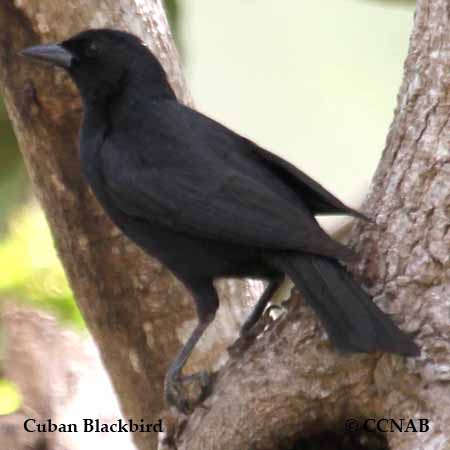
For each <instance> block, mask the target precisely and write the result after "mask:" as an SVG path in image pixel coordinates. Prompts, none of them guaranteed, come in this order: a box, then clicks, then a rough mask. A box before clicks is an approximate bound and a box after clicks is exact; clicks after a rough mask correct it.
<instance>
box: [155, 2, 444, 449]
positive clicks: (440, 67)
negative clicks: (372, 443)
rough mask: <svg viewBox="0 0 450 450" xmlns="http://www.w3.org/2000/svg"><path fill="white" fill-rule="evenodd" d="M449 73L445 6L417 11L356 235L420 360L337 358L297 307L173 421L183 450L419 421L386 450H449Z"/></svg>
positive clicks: (376, 290) (382, 300) (368, 275)
mask: <svg viewBox="0 0 450 450" xmlns="http://www.w3.org/2000/svg"><path fill="white" fill-rule="evenodd" d="M374 32H375V31H374ZM380 70H382V68H380ZM449 73H450V1H449V0H418V2H417V10H416V15H415V21H414V28H413V32H412V36H411V41H410V49H409V54H408V57H407V59H406V63H405V72H404V80H403V83H402V86H401V89H400V93H399V96H398V105H397V109H396V111H395V117H394V121H393V123H392V125H391V128H390V131H389V134H388V137H387V141H386V147H385V150H384V152H383V156H382V160H381V162H380V164H379V167H378V169H377V172H376V174H375V177H374V180H373V183H372V186H371V190H370V194H369V196H368V198H367V200H366V202H365V210H366V211H368V212H369V214H370V216H371V217H372V218H373V219H374V220H375V221H376V224H363V223H359V224H357V226H355V227H354V229H353V231H352V233H351V236H352V238H351V242H352V245H353V247H354V248H356V250H357V251H358V252H359V254H360V255H361V258H360V262H359V264H358V265H357V266H356V267H354V268H353V269H354V272H355V273H357V274H359V275H360V276H361V278H362V279H363V280H365V282H366V283H367V285H368V287H369V289H370V291H371V293H372V294H373V295H374V296H376V301H377V303H378V304H379V305H380V306H381V307H382V308H383V309H384V310H385V311H387V312H389V313H391V314H392V315H393V317H394V319H395V320H396V322H397V323H398V324H399V325H400V326H401V327H402V328H403V329H404V330H406V331H407V332H410V333H413V334H415V335H416V342H417V343H418V344H419V345H420V347H421V349H422V352H421V356H420V357H418V358H415V359H412V358H410V359H406V358H403V357H400V356H395V355H389V354H373V355H342V354H339V353H337V352H336V351H335V350H334V349H332V348H331V347H330V345H329V343H328V340H327V339H326V337H324V336H323V333H322V331H321V330H322V327H321V326H319V325H318V322H317V320H316V318H315V316H313V314H312V313H311V311H310V310H309V308H308V307H306V306H301V307H293V308H292V309H293V311H291V313H290V314H288V315H287V316H286V317H285V318H281V319H279V320H277V321H276V322H275V323H274V324H273V326H272V327H270V328H269V330H267V331H266V332H265V333H264V334H263V335H262V337H261V338H260V339H259V340H257V341H256V342H255V343H254V345H253V346H252V347H251V348H249V349H248V350H247V351H246V352H244V354H240V353H239V354H238V355H237V356H235V357H234V358H232V359H231V360H230V361H229V362H228V364H227V365H226V367H225V368H223V369H222V370H221V371H220V373H219V374H218V378H217V382H216V384H215V386H214V390H213V393H212V395H211V396H210V397H209V398H208V399H207V401H206V402H205V408H198V409H197V410H196V411H195V412H194V413H193V414H192V415H191V416H190V417H189V419H188V421H187V422H183V423H182V426H181V427H180V426H179V424H177V423H176V422H174V424H173V429H171V430H169V432H172V433H174V434H175V435H176V436H177V437H176V439H175V441H176V448H177V449H178V450H188V449H206V448H207V449H208V450H225V449H226V450H242V449H246V450H247V449H251V450H269V449H271V450H273V449H287V448H291V447H290V445H292V446H293V445H294V442H296V440H297V439H298V438H299V436H308V435H314V434H316V433H320V432H324V431H326V430H334V431H336V432H337V433H339V432H343V431H345V430H346V429H347V428H351V427H352V426H353V427H357V425H355V424H356V422H349V420H350V419H352V418H354V419H358V420H360V422H359V424H362V420H364V419H367V418H369V419H371V418H374V419H381V418H393V419H396V420H399V419H400V418H406V419H409V418H411V419H412V418H414V419H415V426H416V427H417V428H419V425H420V423H419V422H418V419H419V418H425V419H428V421H429V422H428V425H429V430H428V431H426V432H425V431H422V432H416V433H415V432H407V433H400V432H394V433H386V434H385V437H386V438H387V440H388V445H389V447H388V448H389V449H391V450H417V449H425V448H426V449H434V450H437V449H439V450H446V449H448V448H449V447H448V445H449V442H450V427H449V424H450V393H449V381H450V364H449V361H450V327H449V321H450V301H449V298H450V270H449V268H450V256H449V253H450V251H449V250H450V164H449V163H450V125H449V119H450V96H449V92H450V77H449ZM293 300H295V299H293ZM370 423H371V424H372V423H373V422H370ZM384 425H385V424H383V426H384ZM180 430H181V431H180ZM410 431H411V429H410ZM372 434H373V433H372ZM167 442H170V440H167ZM160 448H172V447H170V444H165V445H161V447H160ZM173 448H175V447H173ZM301 448H303V447H301ZM308 448H309V447H308ZM314 448H319V447H314ZM333 448H334V447H333ZM340 448H341V447H340ZM345 448H347V447H345ZM357 448H362V447H357ZM364 448H366V447H364ZM377 448H379V447H377Z"/></svg>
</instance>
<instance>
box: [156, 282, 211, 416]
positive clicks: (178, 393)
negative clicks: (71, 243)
mask: <svg viewBox="0 0 450 450" xmlns="http://www.w3.org/2000/svg"><path fill="white" fill-rule="evenodd" d="M198 291H199V290H197V291H196V296H195V299H196V306H197V314H198V319H199V322H198V324H197V326H196V327H195V329H194V331H193V332H192V334H191V336H190V337H189V339H188V341H187V342H186V344H185V345H184V347H183V348H182V349H181V351H180V352H179V353H178V355H177V356H176V357H175V359H174V360H173V362H172V364H171V365H170V367H169V370H168V371H167V374H166V379H165V383H164V394H165V397H166V401H167V402H168V403H169V404H171V405H174V406H175V407H176V408H177V409H178V410H180V411H181V412H184V413H187V412H189V411H190V410H192V408H193V407H194V406H195V405H196V404H198V403H200V402H201V401H202V400H204V398H205V395H206V394H207V388H208V386H209V384H210V377H209V375H208V373H207V372H200V373H196V374H192V375H187V376H183V375H182V370H183V367H184V365H185V364H186V361H187V360H188V358H189V356H190V355H191V353H192V351H193V350H194V348H195V346H196V345H197V342H198V341H199V340H200V338H201V337H202V335H203V333H204V332H205V330H206V328H208V326H209V324H210V323H211V322H212V321H213V320H214V317H215V314H216V311H217V308H218V306H219V301H218V298H217V293H216V292H215V290H214V288H213V287H212V286H211V287H208V289H206V286H204V287H203V289H202V291H203V292H202V293H201V294H200V293H199V292H198ZM199 294H200V295H199ZM194 382H197V384H199V385H200V391H201V392H200V393H199V394H198V395H196V397H197V398H195V399H194V400H190V399H187V398H185V397H184V395H183V393H182V388H183V387H184V385H188V384H192V383H194Z"/></svg>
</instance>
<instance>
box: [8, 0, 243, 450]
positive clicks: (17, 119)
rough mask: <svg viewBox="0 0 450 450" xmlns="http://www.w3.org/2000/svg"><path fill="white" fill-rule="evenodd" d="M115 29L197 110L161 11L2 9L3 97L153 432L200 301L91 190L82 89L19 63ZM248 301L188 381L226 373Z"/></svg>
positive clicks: (138, 413)
mask: <svg viewBox="0 0 450 450" xmlns="http://www.w3.org/2000/svg"><path fill="white" fill-rule="evenodd" d="M108 26H109V27H114V28H119V29H124V30H128V31H131V32H132V33H134V34H136V35H139V36H140V37H142V38H143V39H144V40H145V41H146V43H147V44H148V45H149V46H150V48H152V50H153V51H154V52H155V54H156V55H157V56H158V57H159V59H160V60H161V62H162V64H163V66H164V67H165V70H166V71H167V73H168V75H169V79H170V81H171V83H172V86H173V87H174V89H175V91H176V92H177V95H178V97H179V98H180V99H181V100H182V101H185V102H189V101H190V97H189V93H188V91H187V89H186V85H185V81H184V78H183V76H182V74H181V70H180V65H179V58H178V54H177V52H176V49H175V47H174V45H173V41H172V37H171V33H170V29H169V27H168V24H167V20H166V17H165V13H164V9H163V7H162V4H161V0H140V1H135V0H72V1H70V2H64V3H61V1H60V0H20V1H19V0H2V1H1V2H0V29H1V30H2V32H1V36H0V87H1V89H2V95H3V96H4V99H5V103H6V106H7V109H8V113H9V116H10V118H11V119H12V122H13V126H14V129H15V133H16V136H17V138H18V141H19V145H20V148H21V151H22V153H23V156H24V159H25V163H26V166H27V169H28V172H29V174H30V176H31V179H32V182H33V186H34V190H35V193H36V195H37V197H38V199H39V201H40V203H41V205H42V206H43V208H44V211H45V213H46V216H47V220H48V222H49V224H50V227H51V230H52V233H53V236H54V239H55V245H56V248H57V250H58V252H59V255H60V257H61V260H62V262H63V265H64V267H65V270H66V273H67V275H68V278H69V281H70V284H71V287H72V289H73V291H74V294H75V297H76V299H77V302H78V305H79V307H80V309H81V311H82V313H83V316H84V318H85V320H86V322H87V325H88V327H89V329H90V331H91V333H92V334H93V337H94V339H95V341H96V342H97V344H98V346H99V349H100V352H101V356H102V359H103V362H104V364H105V366H106V368H107V370H108V372H109V375H110V376H111V379H112V382H113V385H114V387H115V390H116V391H117V393H118V396H119V398H120V403H121V406H122V409H123V414H124V416H125V417H126V418H134V419H136V420H137V421H138V422H139V421H140V419H141V418H143V419H144V420H145V421H146V422H148V423H154V422H155V421H157V420H158V418H159V417H161V412H162V410H163V409H164V407H165V405H164V401H163V396H162V386H163V378H164V374H165V372H166V369H167V366H168V364H169V362H170V361H171V359H172V358H173V357H174V355H175V353H176V352H177V351H178V350H179V349H180V347H181V345H182V344H183V343H184V341H185V340H186V336H187V335H188V334H189V333H190V331H191V329H192V328H193V326H194V325H195V323H196V317H195V312H194V308H193V305H192V301H191V299H190V298H189V297H188V295H187V294H186V292H185V290H184V288H183V287H182V286H181V285H180V284H179V283H178V282H177V281H176V280H175V278H174V277H173V276H172V275H171V274H170V273H169V272H168V271H167V270H166V269H164V268H163V267H161V266H160V265H159V264H158V263H157V262H156V261H154V260H150V259H149V258H148V257H147V256H146V255H145V254H144V253H143V252H142V251H140V250H139V249H138V248H137V247H136V246H134V245H133V244H132V243H131V242H130V241H128V240H127V239H126V238H125V237H124V236H123V235H122V234H121V233H120V232H119V231H118V230H117V229H116V228H115V227H114V226H113V225H112V223H111V222H110V221H109V219H108V218H107V217H106V216H105V214H104V213H103V211H102V210H101V209H100V208H99V206H98V204H97V203H96V201H95V199H94V198H93V196H92V195H91V193H90V192H89V191H88V189H87V187H86V184H85V182H84V181H83V180H82V178H81V175H80V168H79V163H78V157H77V134H78V128H79V123H80V113H81V103H80V100H79V97H78V94H77V92H76V89H75V88H74V86H73V84H72V83H71V82H70V81H69V79H68V77H67V76H66V75H65V74H64V73H63V72H62V71H58V70H54V69H53V68H50V67H44V66H43V65H42V66H41V65H37V64H35V63H32V62H29V61H27V60H25V58H22V57H20V56H19V55H18V52H19V51H20V50H22V49H23V48H25V47H27V46H30V45H36V44H38V43H39V42H53V41H59V40H62V39H64V38H67V37H69V36H70V35H72V34H74V33H76V32H79V31H81V30H84V29H86V28H92V27H108ZM231 294H233V295H231ZM235 294H237V296H238V297H241V300H243V299H246V301H243V302H242V303H240V302H239V299H238V301H237V302H236V303H235V304H234V305H233V307H232V308H231V307H229V302H228V300H229V299H230V298H231V297H232V296H235ZM251 297H252V293H251V292H250V290H249V289H247V288H246V287H245V286H244V285H243V284H242V283H223V289H222V300H223V301H222V307H221V312H220V314H219V317H218V321H217V325H218V326H216V327H213V328H211V330H210V332H209V333H208V335H207V336H206V339H204V340H202V346H200V348H199V349H198V350H197V351H196V353H195V354H194V357H193V358H192V359H191V360H190V363H191V364H190V369H191V370H196V369H199V368H200V367H203V366H205V365H214V364H217V360H218V355H221V354H223V353H224V352H223V351H224V349H225V347H226V346H227V344H228V343H229V342H231V341H232V340H233V339H234V337H235V336H236V330H237V328H238V325H239V324H238V318H239V317H240V316H241V309H240V308H241V305H245V304H247V305H248V303H249V299H251ZM247 307H248V306H247ZM174 330H175V331H176V332H174ZM224 331H226V332H224ZM134 438H135V441H136V444H137V446H138V447H139V449H140V450H144V449H145V450H149V449H155V448H156V436H155V435H154V434H152V435H146V434H145V433H134Z"/></svg>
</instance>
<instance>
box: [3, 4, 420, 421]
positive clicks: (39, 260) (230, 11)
mask: <svg viewBox="0 0 450 450" xmlns="http://www.w3.org/2000/svg"><path fill="white" fill-rule="evenodd" d="M166 5H167V8H168V11H169V17H170V20H171V23H172V26H173V29H174V31H175V35H176V41H177V44H178V46H179V48H180V51H181V54H182V59H183V66H184V70H185V75H186V77H187V79H188V84H189V86H190V89H191V91H192V95H193V98H194V100H195V104H196V107H197V108H198V109H200V110H201V111H203V112H205V113H207V114H209V115H211V116H213V117H214V118H216V119H217V120H219V121H221V122H223V123H225V124H226V125H228V126H230V127H231V128H233V129H235V130H237V131H239V132H241V133H242V134H244V135H246V136H248V137H250V138H251V139H253V140H255V141H256V142H258V143H259V144H260V145H262V146H264V147H266V148H268V149H270V150H272V151H274V152H276V153H278V154H280V155H281V156H283V157H285V158H287V159H289V160H290V161H292V162H293V163H294V164H296V165H298V166H299V167H300V168H302V169H303V170H305V171H306V172H307V173H309V174H310V175H312V176H313V177H314V178H316V179H317V180H318V181H320V182H322V184H324V185H325V186H326V187H327V188H329V189H330V190H331V191H332V192H334V193H335V194H336V195H338V196H339V197H340V198H341V199H343V200H345V201H346V202H347V203H349V204H351V205H352V206H355V207H358V206H359V205H360V203H361V201H362V199H363V198H364V195H365V193H366V192H367V190H368V188H369V183H370V179H371V177H372V174H373V172H374V170H375V168H376V165H377V162H378V160H379V158H380V156H381V152H382V149H383V146H384V140H385V138H386V134H387V131H388V127H389V124H390V122H391V120H392V117H393V110H394V108H395V105H396V95H397V92H398V89H399V86H400V82H401V77H402V67H403V62H404V59H405V56H406V52H407V47H408V40H409V33H410V30H411V28H412V21H413V13H414V2H413V1H408V0H321V1H315V2H314V1H299V0H284V1H283V2H282V3H280V2H277V1H275V0H228V1H226V2H220V1H206V0H170V1H169V0H167V1H166ZM280 5H282V7H280ZM0 136H1V140H0V142H1V152H2V164H1V165H0V267H1V271H0V306H1V303H2V302H5V301H13V302H19V303H26V304H32V305H34V306H36V307H39V308H42V309H45V310H49V311H52V312H53V313H54V314H55V315H56V316H57V317H58V318H60V319H61V320H62V321H64V322H65V323H68V324H70V325H71V326H73V327H75V328H77V329H83V327H84V325H83V321H82V319H81V316H80V314H79V312H78V309H77V308H76V305H75V302H74V300H73V296H72V294H71V291H70V289H69V287H68V285H67V282H66V279H65V276H64V272H63V269H62V267H61V265H60V263H59V261H58V258H57V256H56V253H55V250H54V248H53V245H52V239H51V236H50V233H49V231H48V228H47V225H46V222H45V219H44V217H43V214H42V212H41V210H40V208H39V206H38V204H37V202H36V200H35V199H34V198H33V195H32V192H31V187H30V184H29V180H28V178H27V176H26V173H25V170H24V166H23V162H22V158H21V156H20V153H19V151H18V149H17V144H16V140H15V138H14V134H13V132H12V130H11V127H10V124H9V121H8V118H7V114H6V111H5V109H4V107H3V105H1V104H0ZM325 224H326V225H327V226H328V227H330V228H332V227H335V226H337V225H336V224H337V222H336V221H335V220H334V221H332V220H329V221H325ZM0 363H1V334H0ZM0 378H1V364H0ZM5 383H6V382H5V381H4V380H3V381H2V380H0V391H2V392H3V395H1V396H0V397H1V398H3V399H4V401H3V406H2V402H1V401H0V414H1V413H2V412H3V413H4V412H5V411H8V408H9V409H11V407H12V406H11V405H15V404H16V403H17V401H16V402H15V400H14V398H13V396H12V397H11V395H9V396H8V395H6V394H5V392H10V391H11V387H10V386H9V385H7V383H6V384H5ZM5 389H6V391H5ZM8 389H9V391H8ZM6 404H7V405H8V406H5V405H6ZM2 408H3V410H2Z"/></svg>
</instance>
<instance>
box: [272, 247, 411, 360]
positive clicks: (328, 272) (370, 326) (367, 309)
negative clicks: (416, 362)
mask: <svg viewBox="0 0 450 450" xmlns="http://www.w3.org/2000/svg"><path fill="white" fill-rule="evenodd" d="M275 264H276V265H277V266H278V267H279V268H280V269H282V270H283V271H284V272H285V273H287V274H288V276H289V277H290V278H291V279H292V281H293V282H294V284H295V285H296V287H297V289H298V290H299V291H300V292H301V294H302V295H303V297H304V298H305V300H306V301H307V302H308V303H309V304H310V305H311V306H312V307H313V308H314V310H315V311H316V313H317V314H318V315H319V317H320V319H321V320H322V322H323V324H324V326H325V329H326V331H327V332H328V335H329V337H330V339H331V341H332V342H333V344H334V345H335V346H336V347H337V348H338V349H340V350H343V351H353V352H373V351H386V352H392V353H399V354H403V355H408V356H414V355H417V354H418V353H419V348H418V347H417V345H416V344H415V343H414V341H413V340H412V338H411V337H409V336H408V335H407V334H405V333H404V332H403V331H401V330H400V329H399V328H398V327H397V326H396V325H395V324H394V322H393V321H392V320H391V319H390V318H389V316H387V315H386V314H385V313H384V312H383V311H381V310H380V309H379V308H378V307H377V306H376V305H375V303H374V302H373V301H372V299H371V298H370V297H369V295H368V294H366V292H364V291H363V289H362V288H361V287H360V286H359V285H358V284H357V283H356V282H355V280H353V278H352V277H351V275H350V274H349V273H348V272H347V270H346V269H345V268H344V267H343V266H341V265H340V264H339V263H338V262H337V261H334V260H331V259H328V258H324V257H321V256H314V255H296V256H293V257H283V258H281V257H280V258H277V259H276V261H275Z"/></svg>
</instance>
